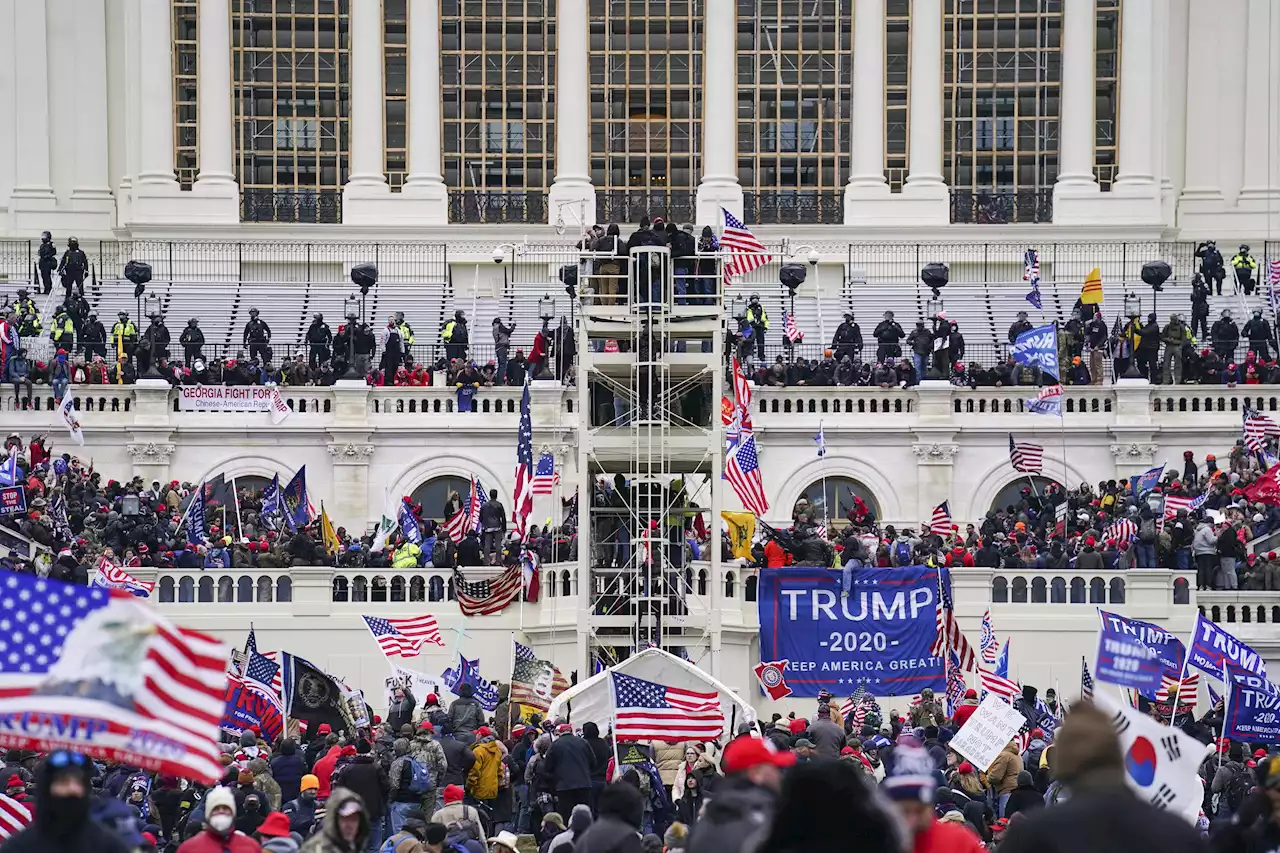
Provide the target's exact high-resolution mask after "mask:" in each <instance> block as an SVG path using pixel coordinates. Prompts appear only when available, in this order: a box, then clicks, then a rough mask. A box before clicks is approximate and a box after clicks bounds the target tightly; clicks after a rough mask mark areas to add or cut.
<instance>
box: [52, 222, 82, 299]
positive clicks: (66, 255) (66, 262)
mask: <svg viewBox="0 0 1280 853" xmlns="http://www.w3.org/2000/svg"><path fill="white" fill-rule="evenodd" d="M88 272H89V259H88V258H87V257H85V254H84V252H82V251H80V241H79V240H77V239H76V238H75V237H69V238H68V239H67V250H66V251H65V252H63V253H62V262H61V263H59V264H58V275H59V276H61V277H62V286H63V287H64V288H66V291H67V293H66V298H67V299H70V298H71V289H72V287H75V290H76V292H77V293H84V277H85V274H86V273H88ZM46 292H47V291H46Z"/></svg>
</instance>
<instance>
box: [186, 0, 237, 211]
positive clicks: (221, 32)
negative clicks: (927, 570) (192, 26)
mask: <svg viewBox="0 0 1280 853" xmlns="http://www.w3.org/2000/svg"><path fill="white" fill-rule="evenodd" d="M196 14H197V18H196V36H197V38H198V42H197V44H196V52H197V55H196V61H197V66H196V67H197V68H198V69H199V74H198V76H197V77H196V87H197V89H196V104H197V109H198V110H199V114H198V115H197V130H198V132H199V134H200V174H199V176H198V177H197V178H196V183H195V189H196V191H197V192H201V193H210V194H216V195H227V194H228V193H229V194H230V195H231V196H235V195H236V194H237V193H238V187H237V186H236V177H235V165H234V154H233V151H234V146H233V144H232V143H233V139H234V137H233V133H234V131H233V130H232V124H231V110H232V101H231V0H200V5H199V6H198V7H197V10H196Z"/></svg>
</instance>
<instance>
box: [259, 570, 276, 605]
mask: <svg viewBox="0 0 1280 853" xmlns="http://www.w3.org/2000/svg"><path fill="white" fill-rule="evenodd" d="M273 591H274V585H273V584H272V583H271V578H270V577H268V576H266V575H264V576H262V577H260V578H258V600H259V601H270V600H271V593H272V592H273Z"/></svg>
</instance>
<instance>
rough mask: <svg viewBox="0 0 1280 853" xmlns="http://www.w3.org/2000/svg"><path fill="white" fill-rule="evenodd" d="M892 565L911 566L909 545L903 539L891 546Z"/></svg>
mask: <svg viewBox="0 0 1280 853" xmlns="http://www.w3.org/2000/svg"><path fill="white" fill-rule="evenodd" d="M893 563H894V565H896V566H909V565H911V543H910V542H908V541H907V540H905V539H903V540H901V541H899V542H895V543H894V544H893Z"/></svg>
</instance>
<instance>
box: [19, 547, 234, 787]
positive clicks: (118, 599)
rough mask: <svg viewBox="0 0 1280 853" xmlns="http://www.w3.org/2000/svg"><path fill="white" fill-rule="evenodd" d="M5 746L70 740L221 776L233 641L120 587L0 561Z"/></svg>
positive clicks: (203, 777)
mask: <svg viewBox="0 0 1280 853" xmlns="http://www.w3.org/2000/svg"><path fill="white" fill-rule="evenodd" d="M0 609H2V610H3V613H4V617H5V621H6V622H7V623H8V626H7V627H6V628H4V629H3V630H4V635H3V638H0V644H3V648H0V719H21V720H25V721H26V724H25V725H23V726H21V727H14V728H4V729H0V747H4V748H8V749H36V750H40V751H45V752H48V751H53V750H56V749H68V750H71V751H73V752H79V753H82V754H84V755H87V756H90V757H92V758H110V759H116V760H119V761H122V762H125V763H128V764H132V765H135V766H139V767H141V768H142V769H144V770H148V771H154V772H159V773H171V774H174V775H177V776H182V777H185V778H187V779H193V780H196V781H198V782H201V783H203V784H206V785H211V784H213V783H214V782H216V781H217V780H218V779H219V778H221V777H222V775H223V771H224V768H223V767H222V764H221V763H220V762H219V761H218V757H219V754H220V753H219V750H218V738H219V729H220V726H221V723H222V710H223V704H224V701H225V693H226V688H227V673H226V666H227V658H228V654H229V651H230V650H229V649H228V648H227V647H226V646H225V645H223V644H222V643H221V642H219V641H218V640H215V639H214V638H212V637H209V636H206V635H204V634H201V633H199V632H197V631H192V630H189V629H186V628H180V627H178V626H176V625H174V624H173V623H172V622H170V621H168V620H167V619H165V618H164V617H162V616H160V615H159V614H157V613H156V612H155V611H154V610H152V609H151V608H149V607H147V606H146V605H145V604H143V603H142V602H140V601H138V600H137V599H136V598H135V597H134V596H132V595H130V594H128V593H126V592H123V591H119V590H105V589H101V588H95V587H83V586H75V585H72V584H64V583H60V582H58V581H53V580H47V579H45V578H39V577H35V576H32V575H25V574H15V573H12V572H0Z"/></svg>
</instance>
